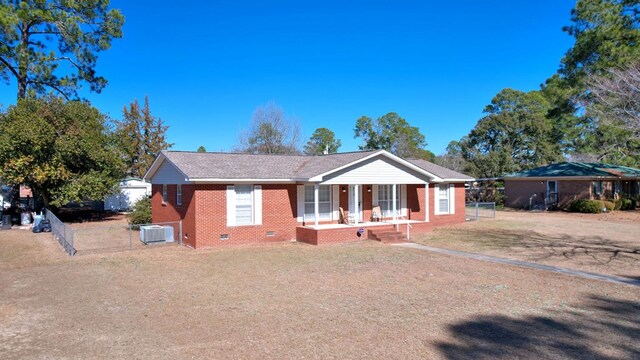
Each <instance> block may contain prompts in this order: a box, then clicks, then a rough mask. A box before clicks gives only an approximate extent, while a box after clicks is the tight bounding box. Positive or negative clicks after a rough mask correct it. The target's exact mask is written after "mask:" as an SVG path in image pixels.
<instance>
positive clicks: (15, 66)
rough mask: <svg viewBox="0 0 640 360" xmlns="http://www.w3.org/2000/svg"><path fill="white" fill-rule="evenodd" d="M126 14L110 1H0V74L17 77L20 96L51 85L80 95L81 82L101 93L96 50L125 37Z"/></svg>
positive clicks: (67, 94) (63, 92) (67, 93)
mask: <svg viewBox="0 0 640 360" xmlns="http://www.w3.org/2000/svg"><path fill="white" fill-rule="evenodd" d="M123 23H124V17H123V16H122V14H121V13H120V11H118V10H115V9H109V0H89V1H69V0H38V1H24V0H23V1H19V0H16V1H2V2H0V74H1V75H2V77H3V78H4V80H5V81H6V82H7V83H10V82H11V80H15V81H16V83H17V85H18V89H17V96H18V98H24V97H25V96H26V94H27V91H29V90H32V91H34V92H35V93H37V94H43V93H45V92H46V91H47V90H53V91H56V92H57V93H59V94H60V95H62V96H64V97H65V98H70V97H74V96H77V90H78V89H79V86H80V82H81V81H84V82H87V83H88V84H89V85H90V88H91V90H92V91H95V92H100V91H101V90H102V88H104V86H105V85H106V83H107V81H106V79H104V78H103V77H100V76H97V75H96V72H95V67H96V61H97V59H98V56H97V54H98V53H99V52H100V51H103V50H107V49H109V47H110V46H111V41H112V39H114V38H120V37H122V24H123Z"/></svg>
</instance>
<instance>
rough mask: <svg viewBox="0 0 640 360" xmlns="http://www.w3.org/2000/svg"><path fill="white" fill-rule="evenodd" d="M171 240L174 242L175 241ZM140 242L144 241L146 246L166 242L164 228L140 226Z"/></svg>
mask: <svg viewBox="0 0 640 360" xmlns="http://www.w3.org/2000/svg"><path fill="white" fill-rule="evenodd" d="M172 238H173V236H172ZM171 240H172V241H173V239H171ZM140 241H142V242H143V243H145V244H148V243H153V242H160V241H165V229H164V226H159V225H147V226H140Z"/></svg>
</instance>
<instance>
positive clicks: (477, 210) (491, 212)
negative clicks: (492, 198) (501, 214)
mask: <svg viewBox="0 0 640 360" xmlns="http://www.w3.org/2000/svg"><path fill="white" fill-rule="evenodd" d="M464 209H465V218H466V219H467V221H478V220H480V219H493V218H495V217H496V203H494V202H468V203H466V204H465V208H464Z"/></svg>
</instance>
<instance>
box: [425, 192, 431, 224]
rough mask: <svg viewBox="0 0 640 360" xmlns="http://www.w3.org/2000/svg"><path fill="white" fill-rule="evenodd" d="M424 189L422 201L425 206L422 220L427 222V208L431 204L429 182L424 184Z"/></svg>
mask: <svg viewBox="0 0 640 360" xmlns="http://www.w3.org/2000/svg"><path fill="white" fill-rule="evenodd" d="M424 191H425V194H424V202H425V206H426V211H425V216H424V221H426V222H429V209H430V207H431V204H429V183H426V184H424Z"/></svg>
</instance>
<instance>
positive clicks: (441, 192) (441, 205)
mask: <svg viewBox="0 0 640 360" xmlns="http://www.w3.org/2000/svg"><path fill="white" fill-rule="evenodd" d="M449 196H450V195H449V184H438V212H439V213H440V214H448V213H449Z"/></svg>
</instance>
